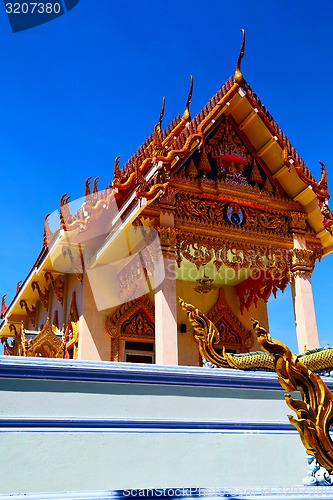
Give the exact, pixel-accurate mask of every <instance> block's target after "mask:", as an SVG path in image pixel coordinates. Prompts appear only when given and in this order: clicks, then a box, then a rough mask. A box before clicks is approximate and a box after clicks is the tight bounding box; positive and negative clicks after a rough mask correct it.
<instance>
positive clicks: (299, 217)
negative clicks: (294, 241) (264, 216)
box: [289, 212, 307, 234]
mask: <svg viewBox="0 0 333 500" xmlns="http://www.w3.org/2000/svg"><path fill="white" fill-rule="evenodd" d="M306 221H307V215H306V214H305V213H303V212H291V213H290V214H289V225H290V231H291V232H292V233H301V234H304V233H305V231H306V229H307V222H306Z"/></svg>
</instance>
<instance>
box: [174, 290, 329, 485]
mask: <svg viewBox="0 0 333 500" xmlns="http://www.w3.org/2000/svg"><path fill="white" fill-rule="evenodd" d="M179 302H180V305H181V307H182V308H183V309H184V310H185V311H186V312H187V316H188V319H189V321H190V322H191V323H192V326H193V330H194V338H195V340H196V341H197V342H198V345H199V351H200V354H201V355H202V356H203V357H204V358H205V359H206V360H207V361H210V362H211V363H213V364H215V365H217V366H219V367H229V368H230V367H233V368H236V367H237V368H238V366H236V365H237V364H238V362H237V363H234V360H235V359H236V358H238V360H239V359H242V355H238V356H237V355H236V356H235V355H230V354H227V353H225V352H223V354H222V356H221V355H219V354H218V353H216V352H215V350H214V344H217V343H219V342H220V340H221V339H220V335H219V332H218V331H217V328H216V327H215V325H214V324H213V323H212V322H211V321H210V320H209V319H208V318H207V316H205V314H203V313H202V312H201V311H199V310H198V309H196V308H195V307H194V306H193V305H191V304H187V303H186V302H185V301H184V300H182V299H181V298H179ZM253 328H254V333H255V334H256V336H257V338H258V342H259V344H260V346H261V347H262V348H263V349H264V351H265V352H262V353H260V355H259V353H255V355H256V356H257V357H256V360H255V363H252V368H253V367H254V366H253V365H255V367H256V368H266V369H267V368H268V369H272V370H274V371H275V372H276V373H277V375H278V380H279V382H280V384H281V386H282V387H283V388H284V389H286V390H287V391H290V392H293V391H297V390H298V391H299V392H300V394H301V397H302V400H298V399H294V398H293V397H292V396H291V395H290V394H285V400H286V403H287V405H288V406H289V408H291V409H292V410H293V411H294V412H295V413H296V415H297V418H295V417H293V416H292V415H288V418H289V421H290V423H291V424H292V425H293V426H294V427H295V428H296V429H297V430H298V432H299V434H300V437H301V440H302V443H303V445H304V447H305V449H306V452H307V454H308V455H310V456H312V457H315V459H316V461H317V462H318V464H320V466H321V467H323V468H324V469H326V470H327V471H328V473H329V474H332V472H333V442H332V440H331V438H330V434H329V430H330V427H331V425H332V423H333V394H332V392H331V391H330V389H329V388H328V387H327V385H326V384H325V383H324V381H323V380H322V379H321V377H320V376H319V375H317V374H316V373H313V371H312V370H311V369H310V366H313V367H314V368H315V369H318V366H319V365H321V366H319V369H324V368H325V367H326V368H332V367H333V362H332V361H333V356H332V354H331V353H332V349H328V351H329V352H330V353H329V356H326V357H325V356H324V358H325V359H324V363H323V364H321V363H320V362H319V361H320V358H321V356H323V353H324V351H326V350H327V349H324V350H317V351H316V352H313V353H310V354H307V353H305V354H303V355H301V356H298V355H296V354H292V353H291V351H290V350H289V348H288V347H287V346H286V345H285V344H283V343H282V342H280V341H278V340H275V339H272V338H271V336H270V334H269V333H268V332H267V331H266V330H265V329H264V328H262V327H261V326H260V324H259V323H258V322H257V321H255V320H253ZM324 354H325V353H324ZM243 356H247V357H248V360H249V359H251V355H250V353H248V354H247V355H243ZM314 356H315V358H314V360H313V359H312V360H311V357H312V358H313V357H314ZM329 358H330V359H331V362H330V364H329V363H328V360H329ZM243 359H244V358H243ZM309 359H310V361H309ZM248 360H247V361H248ZM241 364H242V363H241ZM327 364H328V365H329V366H327ZM250 365H251V362H248V363H245V364H244V365H243V366H246V368H247V369H249V368H251V366H250ZM318 468H319V466H318ZM331 478H332V476H331ZM328 480H329V478H328ZM326 484H332V482H330V480H329V481H328V482H327V483H326Z"/></svg>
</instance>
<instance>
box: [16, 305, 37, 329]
mask: <svg viewBox="0 0 333 500" xmlns="http://www.w3.org/2000/svg"><path fill="white" fill-rule="evenodd" d="M20 307H21V309H22V308H23V307H24V309H25V311H26V313H27V316H28V319H29V322H30V323H31V325H32V326H35V323H36V307H35V306H34V305H33V304H32V305H31V306H30V307H29V306H28V304H27V301H26V300H23V299H21V300H20Z"/></svg>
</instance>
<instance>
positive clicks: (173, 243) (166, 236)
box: [157, 226, 177, 259]
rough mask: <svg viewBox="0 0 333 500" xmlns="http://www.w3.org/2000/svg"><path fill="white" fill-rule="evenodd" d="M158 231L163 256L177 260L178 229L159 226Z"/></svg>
mask: <svg viewBox="0 0 333 500" xmlns="http://www.w3.org/2000/svg"><path fill="white" fill-rule="evenodd" d="M157 230H158V232H159V236H160V243H161V250H162V253H163V256H164V257H165V258H167V259H175V258H176V248H177V229H176V228H174V227H169V226H158V227H157Z"/></svg>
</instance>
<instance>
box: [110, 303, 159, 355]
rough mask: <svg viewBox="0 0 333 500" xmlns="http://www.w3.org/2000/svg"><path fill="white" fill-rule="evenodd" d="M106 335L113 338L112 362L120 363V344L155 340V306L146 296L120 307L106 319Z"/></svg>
mask: <svg viewBox="0 0 333 500" xmlns="http://www.w3.org/2000/svg"><path fill="white" fill-rule="evenodd" d="M106 333H107V334H108V335H110V337H111V361H120V342H121V341H124V340H134V341H139V342H140V341H141V342H142V341H143V342H144V341H150V342H153V341H154V340H155V313H154V305H153V304H152V303H151V301H150V300H149V298H148V297H147V296H146V295H144V296H142V297H140V298H138V299H136V300H131V301H130V302H126V304H123V305H122V306H120V307H119V308H118V309H117V311H116V312H115V313H114V314H113V315H112V316H108V317H107V318H106Z"/></svg>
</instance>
